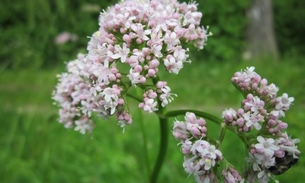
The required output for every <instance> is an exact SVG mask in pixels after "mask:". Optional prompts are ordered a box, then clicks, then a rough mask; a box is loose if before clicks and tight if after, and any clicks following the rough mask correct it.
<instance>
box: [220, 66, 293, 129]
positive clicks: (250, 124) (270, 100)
mask: <svg viewBox="0 0 305 183" xmlns="http://www.w3.org/2000/svg"><path fill="white" fill-rule="evenodd" d="M232 82H233V84H234V85H235V86H236V87H237V88H238V89H239V90H240V91H242V92H243V93H244V94H245V95H246V98H245V99H244V100H243V101H242V107H241V108H239V109H237V110H234V109H231V108H230V109H226V110H225V111H223V113H222V117H223V118H224V121H225V123H226V124H227V125H232V126H236V128H237V130H238V131H240V132H248V131H250V130H252V129H253V128H254V129H256V130H267V131H268V132H269V133H270V134H272V135H280V134H281V133H282V132H281V131H282V130H284V129H286V128H287V127H288V125H287V123H285V122H283V121H281V120H280V118H281V117H284V116H285V111H287V110H288V109H289V107H290V105H291V103H292V102H293V101H294V98H293V97H288V95H287V94H286V93H284V94H283V95H282V96H279V97H277V92H278V88H277V87H276V86H275V85H274V84H270V85H267V83H268V81H267V79H261V77H260V76H259V75H258V74H257V73H256V72H254V67H250V68H247V69H246V70H245V71H242V72H237V73H235V75H234V77H233V78H232Z"/></svg>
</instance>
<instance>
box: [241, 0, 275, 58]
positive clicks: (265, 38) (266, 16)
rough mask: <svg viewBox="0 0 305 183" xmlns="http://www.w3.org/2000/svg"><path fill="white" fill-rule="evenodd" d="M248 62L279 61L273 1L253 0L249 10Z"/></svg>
mask: <svg viewBox="0 0 305 183" xmlns="http://www.w3.org/2000/svg"><path fill="white" fill-rule="evenodd" d="M247 18H248V26H247V35H246V38H247V46H246V51H245V53H244V58H245V59H246V60H258V59H263V58H268V59H273V60H277V59H278V57H279V55H278V48H277V44H276V40H275V34H274V29H273V11H272V0H253V1H252V4H251V7H250V8H249V9H248V10H247Z"/></svg>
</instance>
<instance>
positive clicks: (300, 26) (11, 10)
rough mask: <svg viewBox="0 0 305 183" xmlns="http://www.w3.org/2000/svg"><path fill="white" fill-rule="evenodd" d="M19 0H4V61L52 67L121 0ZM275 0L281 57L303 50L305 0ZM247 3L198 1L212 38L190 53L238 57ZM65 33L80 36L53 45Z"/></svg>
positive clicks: (0, 25)
mask: <svg viewBox="0 0 305 183" xmlns="http://www.w3.org/2000/svg"><path fill="white" fill-rule="evenodd" d="M15 1H16V0H15ZM15 1H10V0H2V1H0V31H1V35H0V44H1V45H5V46H3V47H2V48H1V50H0V60H1V62H0V64H1V65H5V66H6V67H9V68H25V67H26V68H42V67H44V68H49V67H54V66H56V65H63V62H64V61H69V60H71V59H73V58H75V56H76V54H77V53H78V52H84V48H85V46H86V43H87V42H88V38H87V37H88V36H91V34H92V31H93V30H96V29H97V27H98V25H97V23H96V22H97V21H96V20H97V18H98V16H99V12H100V11H102V9H105V8H106V7H108V6H109V5H113V4H114V3H116V2H117V1H118V0H108V1H101V0H88V1H85V2H84V1H82V0H66V1H61V0H54V1H53V0H35V1H34V0H24V1H16V2H15ZM190 1H191V0H190ZM273 3H274V20H275V22H274V26H275V32H276V36H277V41H278V44H279V49H280V51H281V55H287V54H288V55H291V54H294V55H297V54H304V53H305V51H304V47H305V46H304V43H305V40H304V38H305V37H304V35H303V32H304V30H305V24H304V23H303V20H304V19H305V13H304V12H305V11H304V7H305V5H304V1H299V0H291V1H285V0H274V1H273ZM248 6H249V1H244V0H233V1H222V0H204V1H200V2H199V11H201V12H203V18H202V23H203V24H204V25H209V26H210V31H211V32H212V33H213V36H212V37H210V39H209V42H208V43H207V44H208V46H206V48H205V49H204V50H203V51H201V52H197V51H194V52H193V53H192V54H193V56H192V57H193V60H201V59H202V58H204V60H227V59H230V60H240V59H241V55H242V52H243V50H244V47H245V42H244V36H245V33H244V30H245V27H246V23H247V21H246V17H245V11H246V9H247V7H248ZM63 31H68V32H71V33H74V34H76V35H77V36H78V40H77V41H76V42H73V43H71V42H68V43H66V44H63V45H56V44H54V39H55V37H56V36H57V35H58V34H59V33H61V32H63ZM194 54H195V55H194Z"/></svg>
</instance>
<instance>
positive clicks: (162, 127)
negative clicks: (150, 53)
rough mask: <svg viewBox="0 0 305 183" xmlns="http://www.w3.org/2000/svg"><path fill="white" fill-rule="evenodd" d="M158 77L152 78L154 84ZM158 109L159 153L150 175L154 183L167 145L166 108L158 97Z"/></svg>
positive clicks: (151, 182)
mask: <svg viewBox="0 0 305 183" xmlns="http://www.w3.org/2000/svg"><path fill="white" fill-rule="evenodd" d="M159 80H160V79H159V77H158V76H157V77H156V78H153V83H154V85H156V84H157V82H158V81H159ZM157 100H158V109H159V111H157V112H156V114H157V115H158V117H159V123H160V143H159V154H158V157H157V160H156V163H155V166H154V169H153V172H152V174H151V177H150V183H156V182H157V179H158V175H159V172H160V170H161V168H162V164H163V162H164V159H165V156H166V151H167V145H168V117H166V116H164V113H165V110H166V108H165V107H163V106H162V105H161V101H160V99H159V98H158V99H157Z"/></svg>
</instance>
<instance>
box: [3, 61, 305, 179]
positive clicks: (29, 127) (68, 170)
mask: <svg viewBox="0 0 305 183" xmlns="http://www.w3.org/2000/svg"><path fill="white" fill-rule="evenodd" d="M301 60H302V58H294V59H289V60H282V62H281V64H277V65H274V64H273V63H270V62H268V61H261V62H256V63H254V66H255V67H256V69H257V71H258V72H260V73H261V74H262V75H264V76H265V77H266V78H268V79H269V81H270V82H274V83H276V84H277V85H278V86H279V87H280V88H281V90H280V91H279V92H280V93H284V92H289V95H291V96H293V97H295V102H294V105H293V106H291V111H290V112H289V113H287V116H286V120H287V122H288V123H289V133H291V134H294V135H295V134H297V136H298V137H299V138H300V139H301V143H300V146H299V147H300V150H301V151H302V152H304V151H305V148H304V140H305V135H304V133H300V129H304V128H305V126H304V123H303V121H304V120H305V114H304V110H305V106H304V104H305V97H304V95H303V93H304V92H303V89H304V87H305V81H304V80H298V79H299V78H303V75H304V72H305V70H304V68H305V67H304V63H303V62H300V61H301ZM232 63H233V64H232ZM248 64H249V63H248V62H234V61H230V62H224V63H221V64H219V63H216V62H205V63H192V64H190V65H188V64H187V65H185V68H184V69H182V70H181V73H180V74H179V75H178V77H177V76H174V75H170V74H166V73H163V75H162V77H167V79H168V81H169V85H171V88H172V91H175V92H176V93H177V94H178V96H179V97H177V98H176V99H175V101H174V102H173V104H171V105H170V106H169V107H170V109H183V108H193V109H198V110H206V111H208V112H211V113H213V114H215V115H217V114H219V115H220V112H221V111H222V110H223V108H226V107H229V106H230V107H232V106H236V107H238V105H239V104H237V103H236V101H238V100H239V99H240V98H239V97H240V96H239V94H238V93H236V90H235V89H234V87H233V86H232V85H231V84H230V80H229V79H224V78H229V77H230V76H231V75H232V74H233V73H234V72H235V70H236V69H237V68H244V67H246V66H247V65H248ZM300 64H301V65H300ZM287 68H289V69H287ZM61 71H62V70H61V69H56V70H47V71H45V70H44V71H43V70H40V71H39V70H38V71H35V72H31V71H28V70H21V71H16V70H8V69H6V70H3V69H1V72H0V83H1V87H0V101H1V105H0V113H1V118H0V146H1V151H0V164H1V165H3V166H1V167H0V182H3V183H17V182H25V183H27V182H35V183H40V182H41V183H42V182H83V183H95V182H105V183H108V182H126V183H129V182H130V183H132V182H145V181H144V180H146V176H147V175H146V174H143V165H144V164H143V161H144V157H143V150H142V149H141V146H142V143H143V139H142V137H141V135H140V133H138V131H140V124H139V122H138V121H139V120H140V115H139V114H137V113H135V114H133V116H134V117H135V118H136V119H135V120H134V124H133V125H131V126H129V127H128V128H127V129H126V131H125V133H122V129H121V128H120V127H119V126H116V125H115V124H116V123H117V122H116V120H115V119H110V120H109V121H99V122H98V123H96V125H97V127H96V130H95V131H94V132H93V133H92V134H90V135H84V136H83V135H81V134H79V132H75V131H73V130H66V129H64V127H62V125H59V124H58V122H57V117H58V115H57V107H55V106H52V102H51V101H52V100H51V92H52V90H53V89H54V85H55V84H56V82H57V79H56V77H55V75H56V74H57V73H60V72H61ZM278 73H281V74H282V75H285V77H279V75H278ZM37 78H39V79H37ZM189 78H192V80H191V82H190V80H189ZM296 80H298V82H295V81H296ZM177 81H179V82H177ZM194 83H196V84H195V85H194ZM207 86H209V87H207ZM223 91H226V92H223ZM190 96H196V98H193V97H190ZM220 103H221V104H222V106H221V107H219V104H220ZM135 107H136V105H135ZM144 119H145V121H144V124H145V127H146V129H147V130H146V135H147V139H148V147H149V155H150V156H149V161H150V162H151V163H152V162H154V159H155V158H156V156H155V154H156V149H155V147H156V146H157V144H158V140H159V139H158V138H156V136H158V135H157V134H158V133H159V132H158V130H151V129H158V124H157V123H154V122H153V121H155V120H156V119H155V118H154V116H153V115H147V114H146V115H145V116H144ZM211 127H213V126H211ZM209 128H210V127H209ZM227 135H228V138H226V139H225V141H224V144H223V146H222V151H224V153H225V154H228V155H230V154H231V151H232V148H231V146H232V145H234V144H236V143H237V141H238V139H237V138H236V137H235V135H233V134H230V133H228V134H227ZM230 137H232V138H230ZM295 137H296V136H293V138H295ZM176 143H177V141H176V140H175V139H174V138H173V137H170V142H169V151H168V152H177V148H178V147H177V145H176ZM234 151H235V152H236V154H239V153H243V152H244V149H243V147H238V148H236V149H234ZM236 154H231V156H229V157H227V158H228V159H229V160H230V161H233V162H234V163H235V162H239V160H238V159H237V158H236ZM181 162H182V155H181V153H179V152H177V153H168V156H167V158H166V160H165V164H164V166H163V168H162V171H161V174H160V182H177V183H186V182H189V183H192V182H194V180H193V179H192V178H191V177H189V178H187V176H186V174H185V172H184V170H183V167H182V166H181ZM304 167H305V161H304V158H302V154H301V158H300V161H299V162H298V163H297V164H296V165H295V166H294V167H293V168H292V169H291V170H289V171H288V172H286V173H285V174H284V175H281V176H278V177H277V178H278V179H279V180H280V182H291V180H293V182H295V183H302V182H303V178H302V177H301V176H299V175H300V174H302V173H303V172H305V169H304Z"/></svg>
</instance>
